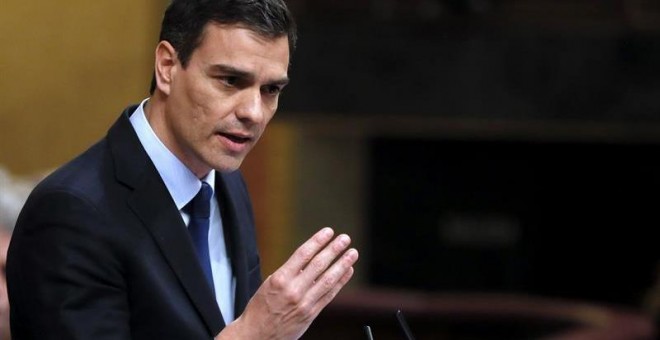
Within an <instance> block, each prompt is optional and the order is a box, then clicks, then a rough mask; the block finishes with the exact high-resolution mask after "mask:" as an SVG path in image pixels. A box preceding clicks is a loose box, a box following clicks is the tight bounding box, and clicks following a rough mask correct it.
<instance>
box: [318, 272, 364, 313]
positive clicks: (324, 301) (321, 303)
mask: <svg viewBox="0 0 660 340" xmlns="http://www.w3.org/2000/svg"><path fill="white" fill-rule="evenodd" d="M353 273H354V270H353V267H349V268H348V270H346V272H345V273H344V276H342V277H341V279H339V281H338V282H337V284H336V285H335V286H334V287H333V288H332V289H331V290H330V291H328V292H327V293H326V294H325V295H323V296H321V298H320V299H319V300H318V301H317V302H316V305H315V306H314V309H313V310H312V313H313V315H318V314H319V313H321V311H322V310H323V308H325V307H326V306H327V305H328V304H329V303H330V302H332V300H334V299H335V297H336V296H337V294H339V292H340V291H341V289H342V288H344V286H345V285H346V284H347V283H348V281H350V280H351V278H352V277H353Z"/></svg>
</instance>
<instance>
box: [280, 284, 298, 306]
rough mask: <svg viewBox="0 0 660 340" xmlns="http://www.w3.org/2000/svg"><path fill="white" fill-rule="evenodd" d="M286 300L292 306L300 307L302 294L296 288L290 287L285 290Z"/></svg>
mask: <svg viewBox="0 0 660 340" xmlns="http://www.w3.org/2000/svg"><path fill="white" fill-rule="evenodd" d="M283 297H284V300H285V301H286V302H287V303H288V304H291V305H298V304H299V303H300V301H301V300H302V293H301V292H300V291H299V290H297V289H294V288H291V287H289V288H288V289H285V290H284V294H283Z"/></svg>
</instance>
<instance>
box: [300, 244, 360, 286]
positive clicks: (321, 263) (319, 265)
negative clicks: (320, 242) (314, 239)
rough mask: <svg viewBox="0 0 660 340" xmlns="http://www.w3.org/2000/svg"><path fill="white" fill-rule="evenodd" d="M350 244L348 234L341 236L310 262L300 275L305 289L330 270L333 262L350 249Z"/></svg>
mask: <svg viewBox="0 0 660 340" xmlns="http://www.w3.org/2000/svg"><path fill="white" fill-rule="evenodd" d="M349 244H351V238H350V237H348V235H346V234H341V235H339V236H337V237H336V238H335V239H334V240H333V241H332V242H330V243H329V244H328V245H327V246H326V247H325V248H323V250H321V251H320V252H319V253H318V254H316V256H314V258H313V259H312V260H311V261H309V263H308V264H307V266H305V268H304V269H303V272H302V273H301V274H300V278H301V279H302V281H303V284H304V287H305V289H307V288H309V287H310V286H311V285H312V284H313V283H314V281H315V280H316V279H317V278H319V276H321V275H322V274H323V273H324V272H325V271H326V269H328V267H329V266H330V265H331V264H332V262H334V261H335V259H337V258H338V257H339V256H340V254H341V253H343V252H344V251H345V250H346V248H348V245H349Z"/></svg>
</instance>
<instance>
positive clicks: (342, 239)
mask: <svg viewBox="0 0 660 340" xmlns="http://www.w3.org/2000/svg"><path fill="white" fill-rule="evenodd" d="M349 242H351V238H350V237H348V235H346V234H341V235H339V244H340V245H341V246H342V247H345V246H347V245H348V243H349Z"/></svg>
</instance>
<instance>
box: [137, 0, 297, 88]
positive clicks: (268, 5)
mask: <svg viewBox="0 0 660 340" xmlns="http://www.w3.org/2000/svg"><path fill="white" fill-rule="evenodd" d="M211 22H213V23H217V24H221V25H242V26H244V27H245V28H247V29H249V30H252V31H254V32H255V33H257V34H259V35H261V36H264V37H267V38H271V39H275V38H279V37H281V36H285V35H286V36H287V37H288V40H289V51H290V54H293V51H294V50H295V46H296V40H297V34H296V24H295V21H294V19H293V16H292V15H291V12H289V9H288V8H287V6H286V4H285V3H284V0H172V2H171V3H170V5H169V6H168V7H167V10H165V15H164V17H163V23H162V25H161V30H160V38H159V41H167V42H169V43H170V44H172V46H173V47H174V49H175V50H176V53H177V57H178V58H179V62H181V65H182V66H183V67H184V68H185V67H186V66H187V65H188V61H190V56H191V55H192V53H193V52H194V51H195V49H196V48H197V47H199V45H200V44H201V43H202V38H203V36H202V34H203V32H204V28H205V27H206V25H207V24H208V23H211ZM155 89H156V78H155V75H154V77H153V78H152V80H151V88H150V90H149V92H150V93H151V94H153V92H154V90H155Z"/></svg>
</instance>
